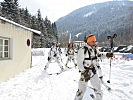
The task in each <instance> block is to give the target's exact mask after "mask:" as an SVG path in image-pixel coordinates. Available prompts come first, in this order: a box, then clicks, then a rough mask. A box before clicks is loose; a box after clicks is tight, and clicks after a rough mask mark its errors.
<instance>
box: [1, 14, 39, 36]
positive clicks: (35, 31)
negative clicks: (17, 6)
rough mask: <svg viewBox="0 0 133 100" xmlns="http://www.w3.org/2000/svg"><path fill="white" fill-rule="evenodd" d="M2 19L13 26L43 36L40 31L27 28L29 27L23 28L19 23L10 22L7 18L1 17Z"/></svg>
mask: <svg viewBox="0 0 133 100" xmlns="http://www.w3.org/2000/svg"><path fill="white" fill-rule="evenodd" d="M0 19H1V20H4V21H6V22H8V23H11V24H13V25H16V26H19V27H21V28H24V29H26V30H29V31H31V32H34V33H37V34H41V32H40V31H37V30H34V29H31V28H27V27H25V26H22V25H20V24H18V23H15V22H13V21H11V20H8V19H6V18H4V17H1V16H0Z"/></svg>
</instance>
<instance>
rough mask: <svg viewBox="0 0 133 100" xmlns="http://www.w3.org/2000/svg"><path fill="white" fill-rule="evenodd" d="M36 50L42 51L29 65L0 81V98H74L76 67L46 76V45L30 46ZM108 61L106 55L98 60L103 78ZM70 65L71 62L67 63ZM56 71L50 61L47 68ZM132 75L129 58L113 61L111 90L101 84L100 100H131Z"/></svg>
mask: <svg viewBox="0 0 133 100" xmlns="http://www.w3.org/2000/svg"><path fill="white" fill-rule="evenodd" d="M37 51H38V52H43V55H35V56H33V57H32V68H30V69H27V70H25V71H24V72H22V73H20V74H19V75H16V76H15V77H14V78H11V79H10V80H8V81H6V82H2V83H1V84H0V100H74V97H75V93H76V91H77V88H78V80H79V77H80V74H79V72H78V69H75V68H72V69H71V70H68V71H65V72H63V73H61V74H60V75H58V76H57V75H51V76H49V75H47V74H46V73H45V72H44V70H43V68H44V67H45V64H46V63H47V55H48V51H49V49H48V48H47V49H38V50H37V49H33V52H37ZM40 54H42V53H40ZM62 59H63V62H64V63H65V61H66V57H65V54H64V55H63V56H62ZM109 62H110V60H109V59H103V60H102V62H100V65H101V68H102V70H103V75H104V82H106V81H107V80H108V77H109V76H108V73H109V67H110V65H109ZM62 64H63V63H62ZM69 66H71V67H73V63H69ZM58 71H60V68H59V66H58V65H57V63H55V62H54V61H53V62H52V63H51V64H50V66H49V68H48V70H47V72H48V73H54V72H58ZM132 77H133V61H132V60H130V61H127V60H115V61H112V73H111V80H110V82H111V83H110V84H108V83H107V85H109V86H110V87H111V89H112V90H111V91H110V92H109V91H107V90H106V88H105V87H104V86H102V90H103V100H133V96H132V95H133V78H132ZM88 85H89V84H88ZM88 91H89V92H90V90H89V88H88V89H87V91H86V94H85V95H86V96H88V95H87V94H88ZM86 96H85V97H86ZM84 100H87V99H84ZM88 100H90V99H88Z"/></svg>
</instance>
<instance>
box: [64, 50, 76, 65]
mask: <svg viewBox="0 0 133 100" xmlns="http://www.w3.org/2000/svg"><path fill="white" fill-rule="evenodd" d="M74 52H75V51H74V49H73V48H68V49H67V56H68V58H67V61H66V66H67V64H68V62H69V61H71V60H72V61H73V63H74V65H75V66H77V64H76V61H75V58H74Z"/></svg>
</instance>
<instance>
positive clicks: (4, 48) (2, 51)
mask: <svg viewBox="0 0 133 100" xmlns="http://www.w3.org/2000/svg"><path fill="white" fill-rule="evenodd" d="M7 58H9V39H7V38H1V37H0V59H7Z"/></svg>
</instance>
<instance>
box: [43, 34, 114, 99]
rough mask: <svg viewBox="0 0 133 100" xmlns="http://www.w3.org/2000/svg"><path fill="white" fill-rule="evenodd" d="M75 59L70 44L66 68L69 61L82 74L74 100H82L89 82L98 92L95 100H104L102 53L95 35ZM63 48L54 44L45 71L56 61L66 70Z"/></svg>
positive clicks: (71, 44)
mask: <svg viewBox="0 0 133 100" xmlns="http://www.w3.org/2000/svg"><path fill="white" fill-rule="evenodd" d="M76 53H77V54H76V58H75V48H74V46H73V43H69V44H68V48H67V50H66V56H67V57H68V58H67V61H66V64H65V66H66V67H67V65H68V63H69V61H71V60H72V61H73V63H74V65H75V68H76V67H77V68H78V69H79V72H80V73H81V75H80V79H79V82H78V90H77V92H76V96H75V99H74V100H82V98H83V96H84V93H85V91H86V88H87V84H88V81H90V83H91V85H92V86H93V88H94V89H95V90H96V91H94V92H95V95H96V97H95V98H94V100H102V94H103V93H102V90H101V81H100V80H102V77H103V76H102V70H101V67H100V65H99V58H100V57H101V55H102V54H101V53H100V52H99V50H98V48H97V44H96V37H95V36H94V35H92V34H91V35H89V36H88V37H87V38H86V43H85V46H83V47H80V48H79V50H78V52H76ZM61 54H62V51H61V48H60V46H59V45H56V44H54V45H53V46H52V47H51V49H50V51H49V53H48V63H47V64H46V66H45V68H44V69H45V70H46V69H47V68H48V66H49V64H50V62H51V61H52V60H53V59H54V60H55V61H56V62H57V63H58V65H59V66H60V68H61V71H63V70H64V68H63V66H62V65H61V62H60V60H62V59H61ZM106 56H107V57H108V58H110V57H112V56H113V54H112V53H108V54H107V55H106Z"/></svg>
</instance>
